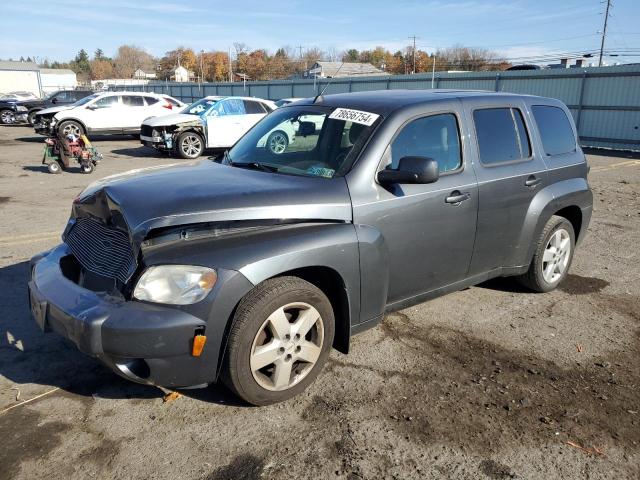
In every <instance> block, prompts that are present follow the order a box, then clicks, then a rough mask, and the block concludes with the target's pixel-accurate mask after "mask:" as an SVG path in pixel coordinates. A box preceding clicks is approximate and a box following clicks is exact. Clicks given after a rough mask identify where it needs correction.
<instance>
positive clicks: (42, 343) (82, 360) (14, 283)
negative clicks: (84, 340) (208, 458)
mask: <svg viewBox="0 0 640 480" xmlns="http://www.w3.org/2000/svg"><path fill="white" fill-rule="evenodd" d="M28 276H29V262H26V261H25V262H21V263H17V264H15V265H9V266H7V267H3V268H0V310H1V311H2V312H3V315H2V316H1V317H0V376H2V377H5V378H7V379H8V380H9V381H10V382H13V383H15V384H16V385H17V386H20V385H24V384H40V385H49V386H51V387H59V388H60V389H62V390H65V391H67V392H70V393H73V394H76V395H82V396H97V397H102V398H114V399H124V398H136V399H152V398H159V397H162V396H163V395H164V392H163V391H162V390H160V389H159V388H157V387H154V386H150V385H140V384H136V383H133V382H130V381H128V380H125V379H123V378H120V377H119V376H117V375H116V374H115V373H113V372H111V370H109V369H108V368H107V367H105V366H103V365H102V364H101V363H100V362H99V361H97V360H96V359H94V358H91V357H88V356H86V355H84V354H82V353H80V352H79V351H78V350H77V349H76V347H75V345H73V344H72V343H71V342H69V341H67V340H65V339H63V338H62V337H60V336H59V335H57V334H55V333H43V332H42V331H41V330H40V329H39V328H38V326H37V325H36V323H35V321H34V320H33V319H32V318H31V313H30V311H29V302H28V297H27V282H28ZM181 393H183V394H184V395H186V396H189V397H192V398H195V399H198V400H202V401H205V402H211V403H220V404H225V405H236V406H240V405H242V404H241V403H240V402H239V400H238V399H237V398H236V397H235V396H234V395H233V394H232V393H231V392H230V391H229V390H228V389H227V388H225V387H224V386H223V385H222V384H218V385H212V386H210V387H208V388H206V389H198V390H181Z"/></svg>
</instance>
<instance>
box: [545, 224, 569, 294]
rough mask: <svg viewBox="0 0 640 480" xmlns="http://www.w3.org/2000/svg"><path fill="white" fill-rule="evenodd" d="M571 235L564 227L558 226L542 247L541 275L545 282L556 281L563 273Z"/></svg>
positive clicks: (567, 259)
mask: <svg viewBox="0 0 640 480" xmlns="http://www.w3.org/2000/svg"><path fill="white" fill-rule="evenodd" d="M570 254H571V237H570V236H569V232H567V231H566V230H565V229H564V228H559V229H558V230H556V231H555V232H553V235H551V238H549V241H548V242H547V245H546V247H545V249H544V254H543V256H542V276H543V277H544V279H545V281H546V282H547V283H556V282H557V281H558V280H559V279H560V278H561V277H562V275H563V274H564V272H565V270H566V269H567V266H568V265H569V259H570V258H571V255H570Z"/></svg>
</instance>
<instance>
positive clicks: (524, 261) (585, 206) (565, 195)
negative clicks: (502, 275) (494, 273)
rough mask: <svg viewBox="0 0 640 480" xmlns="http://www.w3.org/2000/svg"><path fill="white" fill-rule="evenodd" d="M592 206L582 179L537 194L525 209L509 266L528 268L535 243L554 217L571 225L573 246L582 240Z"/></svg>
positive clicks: (587, 189) (589, 193)
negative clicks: (524, 215)
mask: <svg viewBox="0 0 640 480" xmlns="http://www.w3.org/2000/svg"><path fill="white" fill-rule="evenodd" d="M592 204H593V194H592V193H591V190H590V189H589V185H588V183H587V180H586V179H584V178H572V179H569V180H563V181H561V182H557V183H554V184H552V185H549V186H548V187H547V188H544V189H542V190H541V191H540V192H538V194H537V195H536V196H535V197H534V199H533V201H532V202H531V204H530V206H529V211H528V212H527V217H526V219H525V223H524V225H523V228H522V232H521V235H520V241H519V243H518V248H517V249H516V255H515V257H514V259H513V263H512V265H513V266H516V267H522V268H528V266H529V264H530V263H531V259H532V258H533V254H534V251H535V240H536V239H537V238H538V237H539V236H540V234H541V232H542V230H543V229H544V226H545V225H546V224H547V222H548V221H549V219H550V218H551V217H552V216H554V215H558V216H561V217H564V218H566V219H567V220H568V221H569V222H570V223H571V225H572V226H573V229H574V231H575V237H576V244H577V243H578V242H579V241H580V240H582V238H583V237H584V234H585V231H586V227H587V226H588V223H589V220H590V215H591V213H590V212H591V208H592Z"/></svg>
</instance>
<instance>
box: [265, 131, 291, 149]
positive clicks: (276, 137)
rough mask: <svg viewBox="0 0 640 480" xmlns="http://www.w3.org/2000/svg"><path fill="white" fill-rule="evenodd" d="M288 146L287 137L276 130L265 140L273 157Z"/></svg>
mask: <svg viewBox="0 0 640 480" xmlns="http://www.w3.org/2000/svg"><path fill="white" fill-rule="evenodd" d="M288 145H289V137H287V134H286V133H284V132H283V131H281V130H277V131H275V132H273V133H271V135H269V137H268V138H267V147H268V148H269V152H271V153H272V154H274V155H280V154H282V153H284V152H285V150H286V149H287V146H288Z"/></svg>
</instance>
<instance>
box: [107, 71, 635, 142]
mask: <svg viewBox="0 0 640 480" xmlns="http://www.w3.org/2000/svg"><path fill="white" fill-rule="evenodd" d="M327 82H328V80H326V79H322V80H320V79H319V80H317V81H316V82H314V81H313V80H302V79H295V80H273V81H269V82H247V83H246V85H244V84H243V83H242V82H234V83H203V84H198V83H174V82H157V83H150V84H148V85H135V86H125V87H118V89H119V90H125V89H126V90H129V91H131V90H133V91H148V92H157V93H166V94H169V95H171V96H173V97H176V98H179V99H180V100H182V101H184V102H193V101H194V100H197V99H198V98H201V97H203V96H206V95H243V96H250V97H260V98H267V99H270V100H277V99H280V98H286V97H310V96H314V95H316V94H317V93H318V92H320V91H321V90H322V89H323V88H324V87H325V85H326V84H327ZM432 86H433V88H460V89H474V90H491V91H500V92H514V93H524V94H531V95H541V96H544V97H552V98H557V99H559V100H562V101H563V102H564V103H566V104H567V106H568V107H569V108H570V109H571V112H572V113H573V116H574V119H575V121H576V125H577V126H578V133H579V135H580V141H581V144H582V145H583V146H592V147H604V148H616V149H631V150H640V65H623V66H617V67H602V68H567V69H553V70H525V71H512V72H468V73H436V74H435V75H434V76H433V78H432V76H431V74H417V75H394V76H385V77H363V78H358V77H352V78H340V79H335V81H333V82H332V83H331V84H330V85H329V87H328V88H327V90H326V92H325V94H331V93H346V92H361V91H368V90H388V89H398V88H407V89H430V88H432Z"/></svg>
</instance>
